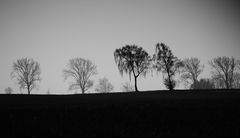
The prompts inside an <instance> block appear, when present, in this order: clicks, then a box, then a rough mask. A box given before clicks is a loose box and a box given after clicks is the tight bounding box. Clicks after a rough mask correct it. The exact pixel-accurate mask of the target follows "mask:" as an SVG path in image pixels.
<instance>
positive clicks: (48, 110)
mask: <svg viewBox="0 0 240 138" xmlns="http://www.w3.org/2000/svg"><path fill="white" fill-rule="evenodd" d="M0 125H1V129H0V132H1V136H0V137H3V135H4V137H24V138H27V137H31V138H37V137H43V138H45V137H66V138H71V137H91V138H94V137H130V138H132V137H136V138H138V137H146V138H152V137H153V138H158V137H202V138H205V137H211V138H212V137H239V136H240V90H228V91H227V90H215V91H210V90H209V91H206V90H205V91H174V92H168V91H154V92H140V93H114V94H89V95H65V96H58V95H46V96H43V95H0Z"/></svg>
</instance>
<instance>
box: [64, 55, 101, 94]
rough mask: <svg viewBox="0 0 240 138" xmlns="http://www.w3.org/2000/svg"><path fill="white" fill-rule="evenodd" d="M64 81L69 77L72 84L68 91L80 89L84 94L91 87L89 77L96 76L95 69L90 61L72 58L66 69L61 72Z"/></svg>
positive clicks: (91, 83) (91, 82)
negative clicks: (72, 80)
mask: <svg viewBox="0 0 240 138" xmlns="http://www.w3.org/2000/svg"><path fill="white" fill-rule="evenodd" d="M63 74H64V77H65V79H67V78H68V77H71V78H73V79H74V82H73V83H72V84H71V85H70V87H69V89H70V90H71V89H78V88H80V89H81V91H82V93H83V94H84V92H85V91H87V90H88V89H89V88H90V87H92V86H93V81H92V80H91V77H92V76H93V75H96V74H97V67H96V65H95V64H93V63H92V62H91V61H90V60H88V59H84V58H73V59H70V60H69V64H68V68H67V69H64V70H63Z"/></svg>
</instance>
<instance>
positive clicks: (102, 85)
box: [95, 78, 114, 93]
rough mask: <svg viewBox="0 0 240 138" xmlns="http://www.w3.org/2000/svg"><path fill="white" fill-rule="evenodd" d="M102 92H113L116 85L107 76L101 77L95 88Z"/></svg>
mask: <svg viewBox="0 0 240 138" xmlns="http://www.w3.org/2000/svg"><path fill="white" fill-rule="evenodd" d="M95 90H96V91H97V92H100V93H107V92H112V91H113V90H114V86H113V85H112V84H111V83H110V82H109V81H108V79H107V78H102V79H99V83H98V85H97V87H96V89H95Z"/></svg>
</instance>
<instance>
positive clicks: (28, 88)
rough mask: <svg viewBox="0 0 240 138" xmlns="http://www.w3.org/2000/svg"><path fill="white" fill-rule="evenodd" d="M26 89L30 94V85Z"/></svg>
mask: <svg viewBox="0 0 240 138" xmlns="http://www.w3.org/2000/svg"><path fill="white" fill-rule="evenodd" d="M27 90H28V95H30V86H29V85H28V86H27Z"/></svg>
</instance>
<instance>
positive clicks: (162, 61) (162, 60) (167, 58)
mask: <svg viewBox="0 0 240 138" xmlns="http://www.w3.org/2000/svg"><path fill="white" fill-rule="evenodd" d="M153 61H154V63H155V64H154V68H155V69H156V70H157V71H159V72H163V75H164V85H165V86H166V87H167V88H168V89H169V90H173V89H174V87H175V86H176V81H175V80H174V76H175V74H176V72H177V71H178V70H179V68H180V67H182V66H183V64H182V62H180V61H179V59H178V58H177V57H175V56H174V55H173V53H172V51H171V50H170V48H169V47H168V46H167V45H165V44H164V43H161V44H159V43H158V44H157V45H156V49H155V54H154V55H153ZM165 74H167V77H165Z"/></svg>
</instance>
